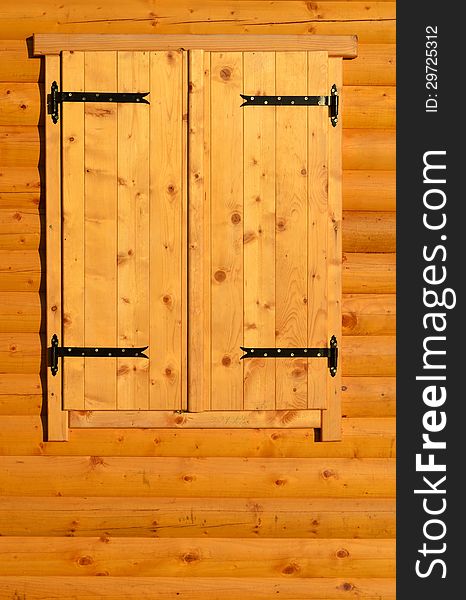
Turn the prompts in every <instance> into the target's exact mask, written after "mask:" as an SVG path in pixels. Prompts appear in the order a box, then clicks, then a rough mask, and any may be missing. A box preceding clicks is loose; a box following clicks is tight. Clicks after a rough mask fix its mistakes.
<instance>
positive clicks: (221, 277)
mask: <svg viewBox="0 0 466 600" xmlns="http://www.w3.org/2000/svg"><path fill="white" fill-rule="evenodd" d="M226 277H227V274H226V273H225V271H222V270H218V271H215V274H214V279H215V281H218V282H219V283H222V281H225V279H226Z"/></svg>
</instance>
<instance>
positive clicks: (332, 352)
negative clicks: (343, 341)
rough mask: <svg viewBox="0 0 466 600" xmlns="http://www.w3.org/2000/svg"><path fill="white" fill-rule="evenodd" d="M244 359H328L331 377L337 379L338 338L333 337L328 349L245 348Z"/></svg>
mask: <svg viewBox="0 0 466 600" xmlns="http://www.w3.org/2000/svg"><path fill="white" fill-rule="evenodd" d="M241 350H243V351H244V352H245V353H246V354H243V356H242V357H241V359H243V358H327V359H328V368H329V371H330V375H331V376H332V377H335V375H336V373H337V366H338V344H337V338H336V337H335V336H334V335H332V337H331V339H330V345H329V347H328V348H243V346H241Z"/></svg>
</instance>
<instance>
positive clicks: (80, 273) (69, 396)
mask: <svg viewBox="0 0 466 600" xmlns="http://www.w3.org/2000/svg"><path fill="white" fill-rule="evenodd" d="M62 89H63V90H73V91H76V92H82V91H84V53H83V52H63V53H62ZM61 122H62V125H61V126H62V160H63V164H62V194H63V246H62V247H63V340H62V342H61V343H62V344H63V345H64V346H84V319H85V314H86V313H85V305H84V243H85V242H84V103H81V102H65V103H63V104H62V106H61ZM63 406H64V408H66V409H69V410H71V409H77V410H84V358H79V357H74V358H67V359H66V361H64V364H63Z"/></svg>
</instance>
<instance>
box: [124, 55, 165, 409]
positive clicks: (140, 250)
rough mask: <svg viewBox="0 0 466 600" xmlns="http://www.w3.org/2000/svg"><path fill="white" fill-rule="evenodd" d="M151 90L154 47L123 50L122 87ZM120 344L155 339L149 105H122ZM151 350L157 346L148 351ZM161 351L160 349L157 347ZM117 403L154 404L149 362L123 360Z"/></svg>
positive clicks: (129, 406) (140, 406) (135, 406)
mask: <svg viewBox="0 0 466 600" xmlns="http://www.w3.org/2000/svg"><path fill="white" fill-rule="evenodd" d="M147 91H149V52H118V92H147ZM117 271H118V345H119V346H121V347H133V348H134V347H140V346H146V345H148V344H149V106H148V105H147V104H119V105H118V267H117ZM148 352H149V355H150V353H151V348H149V350H148ZM154 352H156V348H154ZM117 408H118V409H147V408H149V363H148V361H147V360H143V359H137V358H133V359H121V358H120V359H117Z"/></svg>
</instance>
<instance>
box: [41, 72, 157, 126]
mask: <svg viewBox="0 0 466 600" xmlns="http://www.w3.org/2000/svg"><path fill="white" fill-rule="evenodd" d="M148 93H149V92H59V91H58V84H57V82H56V81H54V82H53V83H52V86H51V88H50V94H48V95H47V114H49V115H51V116H52V121H53V122H54V123H57V122H58V105H59V104H61V103H62V102H120V103H139V104H149V100H146V99H145V96H147V95H148Z"/></svg>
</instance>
